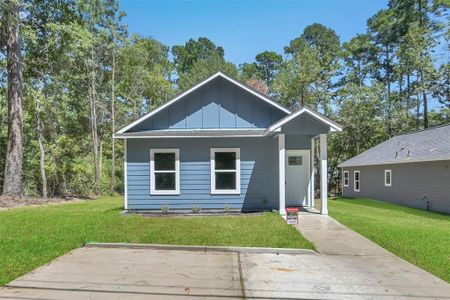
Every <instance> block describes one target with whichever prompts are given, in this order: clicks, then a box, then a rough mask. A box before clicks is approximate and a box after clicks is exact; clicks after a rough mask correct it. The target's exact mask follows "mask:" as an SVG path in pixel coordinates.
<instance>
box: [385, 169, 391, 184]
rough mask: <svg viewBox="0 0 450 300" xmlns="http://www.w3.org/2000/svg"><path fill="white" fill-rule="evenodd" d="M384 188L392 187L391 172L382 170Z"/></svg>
mask: <svg viewBox="0 0 450 300" xmlns="http://www.w3.org/2000/svg"><path fill="white" fill-rule="evenodd" d="M384 186H392V170H384Z"/></svg>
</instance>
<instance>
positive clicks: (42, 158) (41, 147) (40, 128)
mask: <svg viewBox="0 0 450 300" xmlns="http://www.w3.org/2000/svg"><path fill="white" fill-rule="evenodd" d="M36 120H37V131H38V143H39V154H40V155H39V167H40V171H41V181H42V198H44V199H47V197H48V193H47V175H46V173H45V148H44V134H43V131H44V128H43V124H42V120H41V117H40V113H39V111H38V112H37V113H36Z"/></svg>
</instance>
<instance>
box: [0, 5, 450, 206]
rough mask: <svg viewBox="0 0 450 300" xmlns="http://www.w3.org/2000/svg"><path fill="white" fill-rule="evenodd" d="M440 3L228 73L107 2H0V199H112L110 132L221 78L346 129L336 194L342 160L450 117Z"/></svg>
mask: <svg viewBox="0 0 450 300" xmlns="http://www.w3.org/2000/svg"><path fill="white" fill-rule="evenodd" d="M449 8H450V5H449V2H448V1H446V0H390V1H389V3H388V6H387V7H386V8H385V9H382V10H380V11H379V12H377V13H376V14H375V15H374V16H372V17H371V18H370V19H369V20H367V30H366V32H365V33H360V34H357V35H356V36H354V37H353V38H352V39H350V40H348V41H345V42H342V41H341V40H340V38H339V36H338V35H337V33H336V32H335V31H334V30H333V29H332V28H329V27H327V26H324V25H322V24H317V23H315V24H311V25H309V26H307V27H306V28H304V30H303V31H302V32H300V30H299V36H298V37H296V38H294V39H293V40H291V41H290V42H289V41H286V46H285V47H284V53H276V52H274V51H271V49H267V51H264V52H262V53H259V54H258V55H256V57H255V60H254V61H253V62H248V63H244V64H241V65H235V64H233V63H232V62H229V61H227V60H226V59H225V49H224V48H223V47H221V46H220V45H216V44H215V43H214V42H213V41H211V40H209V39H208V38H206V37H200V38H193V39H189V40H188V41H186V43H185V44H183V45H175V46H172V47H169V46H168V45H164V44H162V43H161V42H159V41H157V40H155V39H153V38H151V37H145V36H139V35H136V34H132V33H129V32H128V31H127V26H126V24H125V22H124V21H123V17H124V13H123V12H121V10H120V8H119V5H118V3H117V1H116V0H66V1H57V0H54V1H40V0H4V1H0V28H1V29H0V30H1V31H0V193H4V194H8V195H30V196H43V197H52V196H68V195H78V196H80V195H85V196H86V195H99V194H102V193H113V192H120V191H121V190H122V186H123V183H122V173H123V170H122V168H123V160H122V158H123V148H122V147H123V145H122V142H121V141H114V140H113V139H112V133H113V132H115V131H116V130H117V129H119V128H121V127H122V126H124V125H126V124H127V123H129V122H131V121H132V120H134V119H136V118H138V117H139V116H141V115H142V114H144V113H146V112H148V111H149V110H151V109H153V108H155V107H157V106H159V105H161V104H162V103H164V102H165V101H167V100H169V99H170V97H171V96H173V95H174V94H176V93H177V92H179V91H180V90H183V89H186V88H188V87H190V86H191V85H192V84H194V83H196V82H198V81H199V80H201V79H204V78H205V77H207V76H208V75H210V74H212V73H214V72H216V71H219V70H220V71H223V72H225V73H227V74H229V75H231V76H233V77H235V78H237V79H239V80H241V81H242V82H244V83H246V84H248V85H249V86H251V87H253V88H255V89H257V90H258V91H260V92H261V93H264V94H266V95H269V96H271V97H272V98H273V99H275V100H276V101H278V102H280V103H283V104H285V105H287V106H289V107H292V108H294V109H295V108H296V107H300V106H303V105H306V106H309V107H311V108H313V109H316V110H318V111H319V112H321V113H323V114H325V115H326V116H328V117H330V118H332V119H333V120H335V121H336V122H338V123H340V124H341V125H342V126H343V132H342V133H338V134H333V135H330V138H329V139H330V140H329V151H330V154H329V158H330V161H329V174H330V186H331V187H333V186H335V185H336V182H337V177H338V170H337V165H338V164H339V163H340V162H342V161H344V160H346V159H348V158H350V157H352V156H354V155H357V154H358V153H361V152H362V151H364V150H366V149H368V148H370V147H372V146H374V145H376V144H377V143H379V142H381V141H384V140H386V139H388V138H389V137H391V136H393V135H396V134H401V133H406V132H410V131H414V130H418V129H423V128H428V127H431V126H437V125H441V124H445V123H447V122H449V121H450V64H449V59H450V48H449V47H450V46H449V40H450V30H449V21H450V20H449V18H450V17H449ZM150 34H151V33H150Z"/></svg>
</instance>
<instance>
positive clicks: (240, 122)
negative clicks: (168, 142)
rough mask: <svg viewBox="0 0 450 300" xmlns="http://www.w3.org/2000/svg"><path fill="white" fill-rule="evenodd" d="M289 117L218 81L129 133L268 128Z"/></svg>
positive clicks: (217, 79)
mask: <svg viewBox="0 0 450 300" xmlns="http://www.w3.org/2000/svg"><path fill="white" fill-rule="evenodd" d="M286 115H287V114H286V113H285V112H283V111H281V110H279V109H277V108H276V107H274V106H272V105H270V104H268V103H266V102H264V101H262V100H261V99H258V98H257V97H256V96H255V95H252V94H250V93H248V92H247V91H244V90H242V89H241V88H239V87H238V86H235V85H233V84H232V83H230V82H228V81H227V80H225V79H223V78H220V77H218V78H216V79H214V80H212V81H211V82H208V83H207V84H205V85H204V86H202V87H200V88H199V89H198V90H196V91H194V92H192V93H191V94H189V95H186V96H185V98H183V99H180V100H179V101H178V102H176V103H174V104H172V105H171V106H169V107H167V108H166V109H163V110H162V111H160V112H158V113H157V114H156V115H154V116H152V117H151V118H149V119H147V120H144V121H143V122H141V123H139V124H137V125H136V126H134V127H133V128H131V129H130V130H129V132H137V131H145V130H163V129H215V128H228V129H229V128H266V127H268V126H269V125H270V124H273V123H274V122H276V121H278V120H280V119H281V118H283V117H285V116H286Z"/></svg>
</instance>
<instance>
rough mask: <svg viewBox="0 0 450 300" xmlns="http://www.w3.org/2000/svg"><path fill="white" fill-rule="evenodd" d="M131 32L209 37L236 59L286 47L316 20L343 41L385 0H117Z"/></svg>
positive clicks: (165, 37) (181, 39)
mask: <svg viewBox="0 0 450 300" xmlns="http://www.w3.org/2000/svg"><path fill="white" fill-rule="evenodd" d="M119 4H120V8H121V10H123V11H125V13H126V14H127V17H126V18H125V22H126V23H127V24H128V30H129V32H130V33H138V34H140V35H142V36H147V37H153V38H155V39H157V40H159V41H161V42H162V43H164V44H166V45H168V46H173V45H180V44H184V43H185V42H186V41H187V40H188V39H189V38H198V37H202V36H204V37H208V38H209V39H211V40H212V41H213V42H214V43H216V44H217V45H220V46H223V47H224V49H225V58H226V59H227V60H229V61H231V62H233V63H235V64H241V63H244V62H251V61H253V60H254V58H255V56H256V54H258V53H260V52H262V51H265V50H272V51H276V52H278V53H283V48H284V46H286V45H288V44H289V42H290V41H291V40H292V39H293V38H295V37H298V36H299V35H300V34H301V32H302V31H303V29H304V28H305V27H306V26H308V25H309V24H312V23H315V22H317V23H322V24H324V25H326V26H328V27H331V28H333V29H334V30H335V31H336V33H337V34H338V35H339V36H340V38H341V41H347V40H349V39H350V38H351V37H353V36H354V35H355V34H356V33H363V32H365V30H366V22H367V19H368V18H369V17H371V16H372V15H374V14H375V13H376V12H377V11H378V10H380V9H382V8H385V7H386V5H387V0H297V1H295V0H241V1H239V0H209V1H206V0H184V1H182V0H119Z"/></svg>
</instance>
